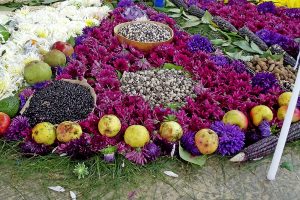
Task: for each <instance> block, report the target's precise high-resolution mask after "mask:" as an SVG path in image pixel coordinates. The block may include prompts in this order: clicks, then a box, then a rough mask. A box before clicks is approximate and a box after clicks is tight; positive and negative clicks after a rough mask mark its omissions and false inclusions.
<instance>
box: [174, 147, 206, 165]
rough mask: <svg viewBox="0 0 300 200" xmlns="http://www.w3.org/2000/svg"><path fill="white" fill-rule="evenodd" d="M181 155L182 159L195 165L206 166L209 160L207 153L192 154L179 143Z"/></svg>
mask: <svg viewBox="0 0 300 200" xmlns="http://www.w3.org/2000/svg"><path fill="white" fill-rule="evenodd" d="M179 156H180V158H181V159H183V160H185V161H187V162H190V163H193V164H195V165H199V166H201V167H202V166H204V165H205V163H206V160H207V155H202V156H192V155H191V154H190V153H189V152H187V151H185V150H184V149H183V148H182V146H181V145H180V143H179Z"/></svg>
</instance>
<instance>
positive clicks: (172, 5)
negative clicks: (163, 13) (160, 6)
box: [166, 0, 176, 8]
mask: <svg viewBox="0 0 300 200" xmlns="http://www.w3.org/2000/svg"><path fill="white" fill-rule="evenodd" d="M166 7H173V8H174V7H176V6H175V4H174V3H172V2H171V1H169V0H166Z"/></svg>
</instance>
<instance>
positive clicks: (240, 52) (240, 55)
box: [225, 51, 243, 60]
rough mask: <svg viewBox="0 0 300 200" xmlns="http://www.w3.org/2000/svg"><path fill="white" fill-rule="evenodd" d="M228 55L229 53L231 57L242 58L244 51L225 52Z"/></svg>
mask: <svg viewBox="0 0 300 200" xmlns="http://www.w3.org/2000/svg"><path fill="white" fill-rule="evenodd" d="M225 53H226V54H227V55H229V56H230V57H231V58H234V59H237V60H238V59H241V57H242V54H243V51H239V52H225Z"/></svg>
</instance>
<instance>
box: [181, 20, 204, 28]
mask: <svg viewBox="0 0 300 200" xmlns="http://www.w3.org/2000/svg"><path fill="white" fill-rule="evenodd" d="M200 23H201V21H187V22H185V23H184V24H183V25H182V28H189V27H193V26H198V25H199V24H200Z"/></svg>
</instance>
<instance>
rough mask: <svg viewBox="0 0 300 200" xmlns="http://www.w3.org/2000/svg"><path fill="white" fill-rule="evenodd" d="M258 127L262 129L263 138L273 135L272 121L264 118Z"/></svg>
mask: <svg viewBox="0 0 300 200" xmlns="http://www.w3.org/2000/svg"><path fill="white" fill-rule="evenodd" d="M258 129H259V130H260V133H261V136H262V137H263V138H265V137H269V136H270V135H271V127H270V123H269V122H268V121H266V120H263V121H262V122H261V123H260V124H259V126H258Z"/></svg>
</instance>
